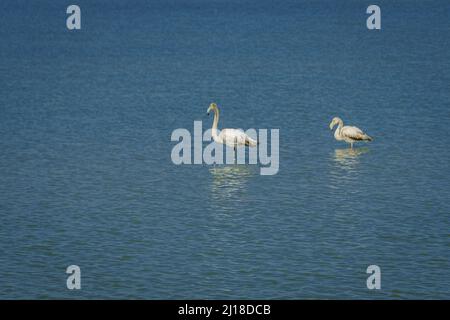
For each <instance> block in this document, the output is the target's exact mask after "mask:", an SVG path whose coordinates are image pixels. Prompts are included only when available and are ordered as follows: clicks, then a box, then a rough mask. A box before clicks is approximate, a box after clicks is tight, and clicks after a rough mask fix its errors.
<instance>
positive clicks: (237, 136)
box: [220, 129, 257, 147]
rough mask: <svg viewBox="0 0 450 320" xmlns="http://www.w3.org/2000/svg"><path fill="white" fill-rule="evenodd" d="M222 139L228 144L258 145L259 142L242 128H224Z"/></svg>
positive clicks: (221, 133) (221, 134)
mask: <svg viewBox="0 0 450 320" xmlns="http://www.w3.org/2000/svg"><path fill="white" fill-rule="evenodd" d="M220 137H221V138H222V141H224V143H225V144H226V145H228V146H231V147H234V146H252V147H254V146H256V144H257V142H256V141H255V140H254V139H252V138H250V137H249V136H248V135H246V134H245V132H244V131H242V130H240V129H223V130H222V131H220Z"/></svg>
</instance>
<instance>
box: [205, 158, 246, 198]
mask: <svg viewBox="0 0 450 320" xmlns="http://www.w3.org/2000/svg"><path fill="white" fill-rule="evenodd" d="M209 172H210V173H211V175H212V177H213V181H212V188H211V191H212V197H213V199H215V200H229V199H234V200H235V199H236V198H238V197H239V195H240V194H242V193H243V192H244V190H245V186H246V182H247V181H248V179H249V178H250V177H251V176H253V175H255V171H254V169H253V168H252V167H251V166H248V165H238V164H236V165H230V166H220V167H213V168H211V169H209Z"/></svg>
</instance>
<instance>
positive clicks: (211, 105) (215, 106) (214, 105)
mask: <svg viewBox="0 0 450 320" xmlns="http://www.w3.org/2000/svg"><path fill="white" fill-rule="evenodd" d="M211 110H213V111H215V110H217V104H215V103H214V102H213V103H211V104H210V105H209V108H208V110H207V111H206V114H207V115H208V116H209V112H210V111H211Z"/></svg>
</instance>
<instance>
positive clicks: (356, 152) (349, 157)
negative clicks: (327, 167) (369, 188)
mask: <svg viewBox="0 0 450 320" xmlns="http://www.w3.org/2000/svg"><path fill="white" fill-rule="evenodd" d="M367 152H369V148H367V147H365V148H355V149H350V148H347V149H336V150H335V151H334V161H335V163H336V164H337V166H338V167H340V168H341V169H345V170H354V169H356V167H357V166H358V164H359V160H360V156H361V155H363V154H364V153H367Z"/></svg>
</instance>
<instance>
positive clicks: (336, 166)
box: [330, 147, 369, 189]
mask: <svg viewBox="0 0 450 320" xmlns="http://www.w3.org/2000/svg"><path fill="white" fill-rule="evenodd" d="M367 152H369V148H367V147H364V148H355V149H350V148H347V149H336V150H335V151H334V154H333V156H332V158H331V159H332V163H333V166H332V169H331V172H330V173H331V187H332V188H335V189H337V188H340V187H342V184H343V183H345V181H354V180H355V179H357V178H358V172H359V170H360V166H359V164H360V161H361V156H362V155H363V154H365V153H367Z"/></svg>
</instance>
